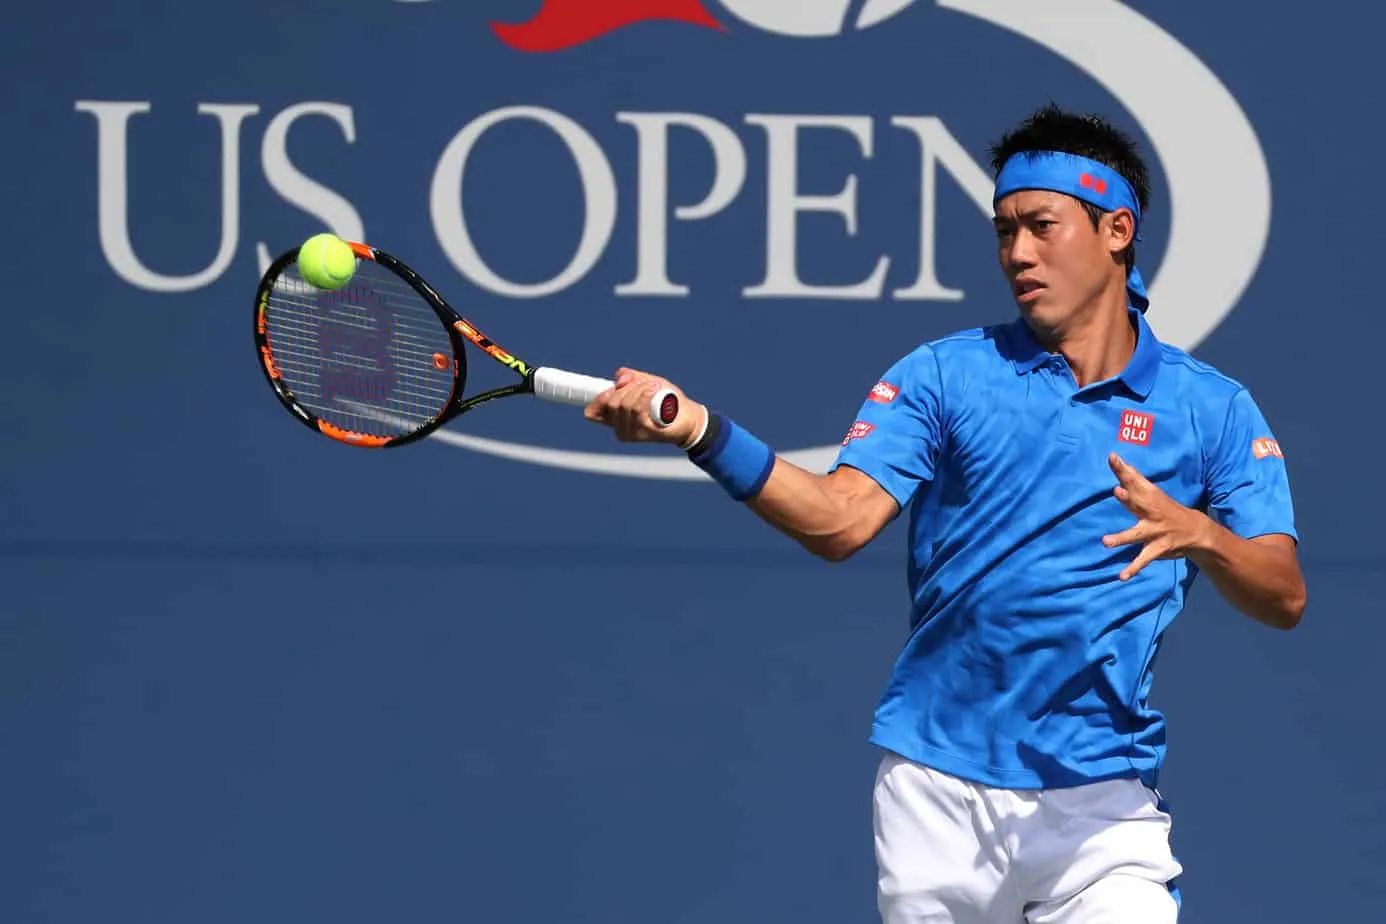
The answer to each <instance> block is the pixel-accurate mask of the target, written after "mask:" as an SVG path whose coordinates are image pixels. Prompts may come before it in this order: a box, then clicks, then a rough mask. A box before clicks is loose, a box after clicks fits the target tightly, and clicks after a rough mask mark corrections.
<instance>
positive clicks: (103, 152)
mask: <svg viewBox="0 0 1386 924" xmlns="http://www.w3.org/2000/svg"><path fill="white" fill-rule="evenodd" d="M75 108H76V110H77V111H78V112H89V113H91V114H92V116H93V117H95V119H96V125H97V142H96V144H97V148H96V156H97V208H96V214H97V226H98V228H99V231H100V238H101V251H102V253H104V254H105V255H106V262H107V263H109V264H110V266H111V269H113V270H115V272H116V274H117V275H119V276H120V277H121V278H122V279H124V280H125V281H126V282H128V283H130V284H131V285H133V286H137V287H139V288H141V289H147V290H149V291H151V292H189V291H192V290H193V289H200V288H202V287H203V286H206V285H210V284H211V283H213V282H215V281H216V280H217V278H218V277H220V276H221V274H222V273H224V272H226V268H227V267H228V266H230V265H231V258H232V257H233V256H234V255H235V252H236V240H237V236H238V235H239V233H240V154H239V150H240V128H241V123H242V122H243V121H245V119H246V117H247V116H252V115H255V114H256V113H258V112H259V111H260V107H259V106H254V105H249V104H244V103H225V104H219V103H200V104H198V107H197V112H198V114H199V115H212V116H215V117H216V119H217V122H218V123H219V124H220V126H221V241H220V243H219V244H218V245H217V254H216V256H215V257H214V258H213V259H212V262H211V263H210V264H208V266H207V267H206V268H204V269H202V270H201V271H199V272H196V273H193V274H191V275H188V276H165V275H162V274H160V273H156V272H154V271H153V270H151V269H149V268H148V267H147V266H145V265H144V263H142V262H141V261H140V258H139V257H137V256H136V255H135V248H134V245H133V244H132V243H131V241H130V222H129V210H128V201H127V200H128V193H127V189H128V185H127V181H128V177H129V173H128V170H127V159H128V153H127V134H128V132H127V127H128V125H129V122H130V117H131V116H134V115H138V114H140V113H145V112H149V110H150V108H151V106H150V104H149V103H147V102H143V103H138V102H100V101H97V100H77V102H76V104H75Z"/></svg>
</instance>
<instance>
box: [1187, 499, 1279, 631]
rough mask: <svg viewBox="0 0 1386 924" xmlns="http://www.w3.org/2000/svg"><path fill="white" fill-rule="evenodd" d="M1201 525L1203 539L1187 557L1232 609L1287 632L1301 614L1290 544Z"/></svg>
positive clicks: (1275, 535)
mask: <svg viewBox="0 0 1386 924" xmlns="http://www.w3.org/2000/svg"><path fill="white" fill-rule="evenodd" d="M1190 512H1191V513H1194V514H1195V515H1197V516H1199V517H1202V518H1203V519H1204V520H1206V521H1207V527H1206V528H1205V530H1204V533H1205V535H1204V538H1203V539H1202V541H1200V542H1198V543H1196V544H1195V545H1194V546H1193V547H1192V548H1190V549H1189V553H1188V557H1189V560H1190V561H1192V562H1193V563H1194V564H1195V565H1197V566H1198V567H1199V570H1201V571H1202V572H1203V573H1205V574H1207V575H1208V577H1209V579H1210V580H1212V582H1213V586H1214V587H1216V588H1217V589H1218V592H1219V593H1221V594H1222V595H1223V597H1224V598H1226V599H1227V602H1229V603H1231V604H1232V605H1233V606H1235V607H1236V608H1237V609H1239V610H1241V611H1242V612H1243V613H1246V614H1247V615H1248V616H1250V617H1251V618H1252V619H1255V620H1257V621H1259V622H1263V623H1265V624H1266V625H1268V626H1270V627H1271V628H1273V629H1293V628H1294V627H1295V626H1297V625H1299V619H1300V616H1302V615H1303V614H1304V603H1305V597H1306V593H1307V592H1306V591H1305V588H1304V575H1302V574H1301V573H1300V570H1299V556H1298V554H1297V553H1296V550H1295V541H1294V540H1293V539H1291V538H1290V537H1289V536H1286V535H1284V534H1283V533H1273V534H1270V535H1265V536H1256V537H1255V538H1252V539H1243V538H1242V537H1241V536H1238V535H1237V534H1236V533H1234V532H1232V531H1231V530H1229V529H1227V528H1226V527H1225V526H1220V525H1218V524H1217V523H1215V522H1214V521H1213V520H1212V518H1210V517H1208V516H1206V515H1204V514H1202V513H1198V512H1197V511H1190Z"/></svg>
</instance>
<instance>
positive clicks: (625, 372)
mask: <svg viewBox="0 0 1386 924" xmlns="http://www.w3.org/2000/svg"><path fill="white" fill-rule="evenodd" d="M648 378H652V376H651V375H650V374H649V373H648V372H641V371H640V370H639V369H631V368H629V367H627V366H622V367H621V368H619V369H617V370H616V387H617V388H625V387H626V386H628V385H630V384H632V383H634V382H637V381H639V380H640V379H648Z"/></svg>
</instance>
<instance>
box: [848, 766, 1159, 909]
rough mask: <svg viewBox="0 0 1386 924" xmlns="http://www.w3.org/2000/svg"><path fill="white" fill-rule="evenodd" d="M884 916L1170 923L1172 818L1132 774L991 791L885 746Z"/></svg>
mask: <svg viewBox="0 0 1386 924" xmlns="http://www.w3.org/2000/svg"><path fill="white" fill-rule="evenodd" d="M873 801H874V809H875V811H874V827H875V835H876V861H877V864H878V869H879V882H878V888H879V891H878V905H879V908H880V912H881V920H882V921H883V922H884V924H943V922H947V924H1174V922H1175V921H1176V919H1177V918H1178V914H1179V907H1178V903H1177V902H1176V901H1175V898H1174V896H1173V894H1172V890H1171V886H1170V882H1171V880H1173V879H1174V877H1175V876H1177V875H1178V874H1179V873H1180V872H1182V868H1181V867H1180V865H1179V863H1178V861H1176V860H1175V859H1174V855H1173V853H1172V852H1171V850H1170V843H1169V832H1170V818H1169V815H1168V814H1166V813H1165V812H1164V811H1162V810H1161V808H1160V805H1159V799H1158V797H1157V795H1156V794H1155V793H1154V792H1152V791H1151V790H1150V789H1149V788H1147V787H1146V786H1145V785H1143V784H1142V783H1141V782H1140V781H1138V780H1110V781H1106V782H1101V783H1092V784H1088V785H1084V786H1077V787H1073V788H1070V789H1046V790H1015V789H994V788H992V787H989V786H981V785H978V784H976V783H971V782H967V781H966V780H960V779H958V778H957V777H954V776H950V775H948V774H946V773H940V772H939V771H937V770H933V769H931V768H929V767H924V766H921V765H919V764H917V763H913V762H912V761H908V760H905V759H904V758H902V757H900V756H898V755H896V754H892V753H887V754H886V756H885V758H884V759H883V760H882V761H881V765H880V768H879V770H878V771H877V774H876V785H875V792H874V798H873Z"/></svg>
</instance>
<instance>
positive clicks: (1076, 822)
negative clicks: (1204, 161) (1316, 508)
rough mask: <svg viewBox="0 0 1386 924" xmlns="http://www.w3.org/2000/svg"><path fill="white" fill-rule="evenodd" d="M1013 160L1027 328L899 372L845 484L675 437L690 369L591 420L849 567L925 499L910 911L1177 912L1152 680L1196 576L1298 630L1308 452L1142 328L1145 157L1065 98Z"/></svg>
mask: <svg viewBox="0 0 1386 924" xmlns="http://www.w3.org/2000/svg"><path fill="white" fill-rule="evenodd" d="M992 153H993V164H992V165H993V169H994V170H995V171H996V191H995V199H994V212H995V216H994V218H993V223H994V224H995V228H996V241H997V253H998V256H999V258H1000V264H1001V269H1002V271H1003V272H1004V273H1005V276H1006V278H1007V280H1008V281H1009V282H1010V285H1011V288H1012V291H1013V293H1014V296H1015V301H1016V304H1017V305H1018V306H1019V309H1020V317H1019V318H1018V319H1016V320H1015V321H1013V322H1012V323H1004V324H999V325H997V326H992V327H986V328H982V329H978V330H969V331H964V332H961V333H957V334H954V335H952V336H949V337H944V338H942V339H940V340H936V341H933V342H931V343H925V344H923V345H921V346H918V347H917V348H915V349H914V350H913V351H912V352H910V353H909V354H908V355H906V356H904V357H903V358H902V359H900V360H899V361H898V362H896V363H895V364H894V365H893V366H892V367H891V368H890V369H889V370H888V371H887V372H886V373H885V376H884V377H883V378H882V379H881V381H880V382H879V383H878V384H877V385H876V386H875V387H874V388H873V389H871V391H870V394H869V395H868V397H867V399H866V400H865V401H864V403H863V404H862V407H861V411H860V413H859V415H858V418H857V420H856V422H855V423H853V424H852V425H851V427H850V428H849V429H848V431H847V435H846V438H845V439H844V440H843V445H842V449H841V451H840V454H839V455H838V458H837V460H836V462H835V463H834V464H833V466H832V467H831V470H830V472H829V473H828V474H826V475H822V476H819V475H815V474H811V473H809V472H807V471H804V470H803V469H800V468H797V467H795V466H794V465H792V464H790V463H788V462H786V461H784V460H783V459H779V458H777V457H776V456H775V455H774V454H773V453H772V451H771V450H770V449H769V448H768V447H767V446H766V445H765V444H764V443H763V442H761V441H760V440H759V439H757V438H756V437H755V436H754V435H752V434H751V433H750V432H748V431H747V430H746V429H745V428H743V427H740V426H738V425H737V424H736V423H735V422H733V421H732V420H731V418H729V417H727V416H726V415H724V414H719V413H711V414H710V413H708V411H707V410H706V409H705V408H704V407H702V406H701V405H698V404H696V403H694V402H692V401H687V402H686V413H684V414H681V416H680V419H678V420H676V421H675V423H674V424H673V425H672V426H671V427H669V428H668V429H667V430H661V429H658V428H656V427H654V426H653V425H652V424H651V422H650V420H649V418H648V412H647V411H646V410H645V408H646V404H647V402H648V400H649V397H650V395H651V394H653V391H654V389H655V388H657V387H661V386H664V385H666V384H667V383H665V382H664V380H662V379H658V378H656V377H653V376H649V375H646V374H644V373H640V372H636V371H634V370H629V369H622V370H620V371H619V372H618V374H617V375H618V377H617V384H616V387H615V388H613V389H612V390H610V391H608V392H606V393H605V394H603V395H601V396H600V397H599V398H597V399H596V400H595V401H593V402H592V404H590V405H589V406H588V408H587V411H586V413H587V416H588V417H589V418H590V419H593V420H596V421H599V422H602V423H605V424H607V425H609V426H611V427H613V428H614V429H615V431H616V433H617V435H618V436H619V438H620V439H622V440H665V441H669V442H675V443H678V444H680V445H681V446H682V447H683V448H685V449H686V450H687V451H688V452H689V454H690V456H691V458H692V460H693V462H694V463H695V464H697V465H698V466H700V467H701V468H702V469H703V470H704V471H706V472H707V473H708V474H709V475H710V476H711V477H712V478H713V479H714V480H715V481H716V482H717V483H718V484H720V485H722V487H723V488H724V489H725V490H726V491H727V492H728V493H729V494H730V495H731V496H732V497H733V498H735V499H737V500H738V501H744V502H745V503H746V504H747V505H748V506H749V507H750V508H751V509H752V510H754V511H755V512H756V513H757V514H758V515H759V516H761V517H762V518H764V519H765V520H767V521H768V522H769V523H771V524H772V525H774V526H775V527H777V528H778V529H780V530H781V531H783V532H784V533H786V534H788V535H789V536H791V537H793V538H794V539H796V540H797V541H799V542H800V543H802V544H803V545H804V546H805V547H807V548H808V549H809V550H810V551H812V552H814V553H817V554H818V555H821V556H823V557H824V558H827V559H830V560H833V561H837V560H841V559H844V558H846V557H847V556H849V555H851V554H852V553H853V552H855V551H856V550H858V549H860V548H861V547H862V546H864V545H865V544H866V543H867V542H869V541H870V540H871V539H872V537H874V536H875V535H876V534H877V533H878V532H879V531H880V530H881V529H882V527H884V526H885V525H886V524H887V523H888V522H890V521H891V520H892V519H893V518H894V517H895V516H897V515H898V513H899V512H900V511H901V510H903V509H905V508H906V507H908V508H909V511H910V530H909V553H910V554H909V578H910V582H911V587H912V590H913V608H912V615H911V632H910V634H909V637H908V640H907V641H906V643H905V645H904V649H903V650H902V651H901V653H900V655H899V658H898V660H897V661H896V663H895V667H894V670H893V673H892V675H891V677H890V681H889V683H888V685H887V687H886V690H885V693H884V695H883V697H882V699H881V701H880V704H879V707H878V709H877V712H876V717H875V722H874V725H873V733H872V741H874V742H875V743H876V744H877V745H879V746H880V747H881V748H882V749H883V750H884V752H885V753H884V757H883V760H882V762H881V764H880V769H879V772H878V775H877V779H876V785H875V791H874V802H875V838H876V856H877V861H878V864H879V874H880V875H879V907H880V911H881V916H882V918H883V920H884V921H885V922H886V924H923V922H943V921H948V922H978V924H983V922H985V924H1021V922H1029V924H1114V922H1119V924H1168V922H1173V921H1175V920H1176V918H1177V915H1178V907H1179V902H1178V892H1177V889H1176V888H1175V887H1174V879H1175V877H1176V875H1177V874H1178V873H1179V872H1180V871H1181V867H1180V865H1179V863H1178V862H1177V861H1176V860H1175V858H1174V856H1173V855H1172V852H1171V847H1170V840H1169V829H1170V819H1169V816H1168V814H1167V813H1166V812H1165V811H1164V808H1163V805H1162V803H1161V801H1160V799H1159V797H1158V795H1157V793H1156V791H1155V784H1156V775H1157V772H1158V770H1159V768H1160V765H1161V762H1162V759H1163V757H1164V749H1165V733H1164V719H1163V717H1162V716H1161V715H1160V713H1158V712H1157V711H1155V710H1154V709H1152V708H1151V707H1150V706H1149V705H1148V702H1147V698H1148V694H1149V692H1150V686H1151V667H1152V664H1153V662H1154V660H1155V655H1156V652H1157V651H1158V650H1159V647H1160V644H1161V640H1162V638H1163V637H1164V633H1165V630H1166V629H1167V628H1168V627H1169V625H1170V623H1171V621H1173V619H1174V617H1175V615H1176V614H1177V613H1178V612H1179V611H1180V609H1181V608H1182V606H1183V604H1184V599H1185V596H1186V594H1187V593H1188V591H1189V588H1190V586H1191V584H1192V583H1193V580H1194V578H1195V576H1196V575H1197V574H1198V573H1199V572H1200V571H1201V572H1203V573H1206V574H1207V575H1208V576H1209V578H1210V579H1211V580H1212V582H1213V584H1214V586H1215V587H1217V589H1218V590H1219V591H1220V592H1221V593H1222V594H1223V595H1224V596H1225V597H1226V598H1227V600H1228V601H1230V602H1231V603H1232V604H1233V605H1234V606H1236V607H1237V608H1238V609H1239V610H1241V611H1242V612H1244V613H1246V614H1247V615H1249V616H1251V617H1252V618H1254V619H1257V620H1259V621H1261V622H1263V623H1265V624H1267V625H1269V626H1273V627H1276V628H1282V629H1288V628H1291V627H1293V626H1294V625H1295V624H1296V623H1298V622H1299V619H1300V614H1301V612H1302V610H1303V608H1304V603H1305V588H1304V582H1303V578H1302V577H1301V575H1300V569H1299V564H1298V560H1297V534H1296V532H1295V527H1294V517H1293V510H1292V507H1291V500H1290V489H1289V485H1288V481H1287V477H1286V471H1285V463H1284V460H1283V458H1282V456H1281V452H1280V448H1279V444H1278V443H1277V442H1276V440H1275V437H1274V435H1273V434H1272V432H1271V430H1270V428H1269V426H1267V424H1266V421H1265V419H1264V418H1263V417H1262V414H1261V412H1260V410H1259V409H1258V408H1257V405H1256V403H1255V402H1254V401H1253V400H1252V398H1251V396H1250V395H1249V394H1248V393H1247V391H1246V389H1245V388H1243V387H1242V386H1241V385H1239V384H1238V383H1237V382H1235V381H1233V380H1231V379H1230V378H1228V377H1226V376H1224V375H1222V374H1221V373H1219V372H1218V371H1216V370H1215V369H1213V368H1211V367H1210V366H1208V365H1206V364H1205V363H1201V362H1198V361H1196V360H1194V359H1192V358H1190V357H1189V356H1188V355H1187V354H1186V353H1184V352H1183V351H1181V350H1178V349H1176V348H1174V347H1171V346H1167V345H1165V344H1162V343H1160V342H1159V341H1157V340H1156V339H1155V336H1154V334H1153V333H1152V332H1151V329H1150V327H1149V326H1148V325H1147V324H1146V321H1145V317H1144V312H1145V310H1146V307H1147V304H1148V303H1147V299H1146V293H1145V288H1144V285H1143V284H1142V281H1141V277H1140V274H1139V272H1137V270H1136V268H1135V262H1134V241H1135V240H1136V239H1137V234H1138V230H1139V228H1140V223H1141V216H1142V213H1143V212H1144V210H1145V208H1146V205H1147V202H1148V197H1149V188H1148V179H1147V172H1146V168H1145V166H1144V164H1143V163H1142V162H1141V160H1140V157H1139V156H1138V154H1137V152H1136V150H1135V147H1134V145H1133V144H1132V143H1131V141H1130V140H1129V139H1128V138H1126V137H1125V136H1123V135H1122V134H1121V133H1119V132H1118V131H1117V130H1115V129H1114V128H1113V127H1111V126H1110V125H1108V124H1107V123H1105V122H1103V121H1102V120H1100V119H1097V118H1093V117H1084V116H1077V115H1072V114H1068V113H1065V112H1062V111H1060V110H1058V109H1057V108H1055V107H1052V106H1051V107H1049V108H1046V109H1043V110H1041V111H1039V112H1038V113H1036V114H1035V115H1033V116H1031V117H1030V118H1029V119H1028V120H1027V121H1026V122H1025V123H1024V124H1022V125H1021V126H1019V127H1018V128H1016V129H1015V130H1013V131H1011V132H1010V133H1008V134H1007V135H1006V136H1005V137H1004V138H1003V139H1002V140H1001V141H1000V143H999V144H997V145H996V146H995V147H994V148H993V151H992Z"/></svg>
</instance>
